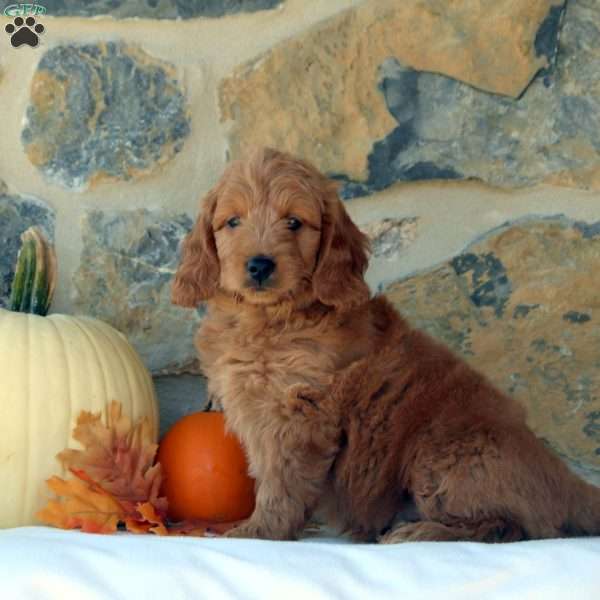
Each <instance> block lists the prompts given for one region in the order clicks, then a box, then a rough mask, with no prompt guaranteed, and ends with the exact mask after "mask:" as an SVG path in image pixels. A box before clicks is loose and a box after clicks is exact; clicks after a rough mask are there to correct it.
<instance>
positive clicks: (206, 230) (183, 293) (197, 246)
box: [171, 190, 221, 308]
mask: <svg viewBox="0 0 600 600" xmlns="http://www.w3.org/2000/svg"><path fill="white" fill-rule="evenodd" d="M216 204H217V192H216V190H211V191H210V192H209V193H208V194H207V195H206V197H205V198H204V200H203V202H202V209H201V212H200V214H199V215H198V219H197V220H196V224H195V225H194V228H193V229H192V231H190V233H188V235H187V236H186V238H185V240H184V242H183V251H182V257H181V262H180V264H179V268H178V269H177V273H175V279H174V281H173V286H172V288H171V300H172V302H173V303H174V304H179V305H180V306H186V307H188V308H195V307H196V306H198V304H199V303H200V302H202V301H203V300H208V299H209V298H211V297H212V296H214V295H215V293H216V291H217V288H218V286H219V276H220V273H221V271H220V267H219V259H218V257H217V247H216V244H215V236H214V232H213V228H212V219H213V215H214V213H215V206H216Z"/></svg>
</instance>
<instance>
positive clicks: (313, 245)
mask: <svg viewBox="0 0 600 600" xmlns="http://www.w3.org/2000/svg"><path fill="white" fill-rule="evenodd" d="M367 248H368V242H367V239H366V237H365V236H364V235H363V234H362V233H361V232H360V231H359V230H358V228H357V227H356V226H355V225H354V223H353V222H352V221H351V220H350V217H349V216H348V214H347V213H346V210H345V208H344V206H343V204H342V202H341V201H340V199H339V197H338V195H337V191H336V186H335V184H334V183H333V182H331V181H329V180H328V179H327V178H326V177H324V176H323V175H322V174H321V173H319V172H318V171H317V170H316V169H315V168H314V167H312V166H311V165H309V164H308V163H306V162H304V161H300V160H297V159H294V158H292V157H291V156H289V155H287V154H283V153H281V152H277V151H275V150H270V149H266V150H262V151H260V152H257V153H255V154H254V155H253V156H252V157H251V158H250V159H249V160H247V161H239V162H234V163H232V164H230V165H229V166H228V167H227V169H226V170H225V173H224V174H223V176H222V178H221V180H220V181H219V183H218V184H217V185H216V187H215V188H214V189H212V190H211V191H210V192H209V193H208V195H207V196H206V197H205V199H204V201H203V204H202V209H201V213H200V215H199V217H198V220H197V222H196V224H195V226H194V229H193V230H192V231H191V232H190V233H189V234H188V236H187V238H186V240H185V242H184V245H183V256H182V261H181V264H180V267H179V269H178V271H177V274H176V276H175V281H174V284H173V301H174V302H175V303H176V304H180V305H182V306H190V307H193V306H196V305H197V304H198V303H199V302H201V301H203V300H208V299H210V298H211V297H213V296H214V295H215V294H216V293H217V292H218V291H224V292H226V293H228V294H230V295H234V296H236V297H237V298H238V299H240V300H242V301H244V302H248V303H251V304H267V305H275V304H279V303H282V302H290V301H293V300H294V299H295V298H298V297H299V296H300V295H302V296H303V297H306V294H307V292H308V293H309V295H310V294H312V295H313V296H314V298H315V299H317V300H320V301H321V302H322V303H323V304H326V305H329V306H334V307H336V308H347V307H350V306H354V305H357V304H360V303H362V302H365V301H366V300H367V299H368V297H369V291H368V288H367V286H366V284H365V282H364V279H363V274H364V271H365V269H366V267H367Z"/></svg>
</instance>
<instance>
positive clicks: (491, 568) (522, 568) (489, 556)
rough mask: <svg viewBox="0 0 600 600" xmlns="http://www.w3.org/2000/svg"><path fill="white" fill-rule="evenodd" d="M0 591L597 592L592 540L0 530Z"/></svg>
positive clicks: (169, 598)
mask: <svg viewBox="0 0 600 600" xmlns="http://www.w3.org/2000/svg"><path fill="white" fill-rule="evenodd" d="M0 598H1V599H2V600H34V599H35V600H46V599H53V600H54V599H56V600H71V599H72V600H100V599H102V600H104V599H107V600H121V599H123V600H137V599H140V600H159V599H160V600H183V599H186V600H187V599H193V600H202V599H204V598H206V599H209V600H220V599H221V598H233V599H240V598H243V599H245V598H253V599H254V598H256V599H260V600H268V599H271V598H273V599H275V598H277V599H278V600H294V599H296V598H298V599H303V600H304V599H307V600H321V599H334V598H335V599H343V600H346V599H353V598H357V599H360V600H371V599H377V598H402V599H413V598H414V599H419V600H426V599H429V598H436V599H439V600H454V599H456V600H471V599H473V600H482V599H484V600H496V599H510V600H530V599H532V600H533V599H535V600H537V599H539V600H554V599H557V600H558V599H560V600H565V598H572V599H573V600H588V599H589V600H600V538H588V539H577V540H550V541H540V542H523V543H518V544H504V545H493V546H492V545H484V544H470V543H411V544H402V545H395V546H377V545H359V544H350V543H347V542H344V541H340V540H327V539H316V540H315V539H313V540H304V541H302V542H266V541H253V540H227V539H215V538H212V539H210V538H205V539H198V538H182V537H178V538H159V537H154V536H134V535H128V534H123V535H113V536H102V535H88V534H82V533H79V532H77V531H59V530H55V529H50V528H44V527H26V528H20V529H9V530H5V531H0Z"/></svg>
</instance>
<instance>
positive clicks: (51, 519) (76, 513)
mask: <svg viewBox="0 0 600 600" xmlns="http://www.w3.org/2000/svg"><path fill="white" fill-rule="evenodd" d="M46 483H47V484H48V487H49V488H50V489H51V490H52V491H53V492H54V493H55V494H56V495H57V496H58V497H59V498H58V499H56V500H50V501H49V502H48V504H47V505H46V506H45V507H44V508H43V509H42V510H41V511H39V512H38V513H37V518H38V519H39V520H40V521H42V522H43V523H46V524H47V525H54V526H55V527H60V528H61V529H81V530H82V531H85V532H86V533H113V532H115V531H116V530H117V526H118V524H119V522H120V521H122V520H123V518H124V511H123V507H122V506H121V504H120V503H119V502H118V501H117V500H115V498H113V497H112V496H111V495H110V494H108V493H106V492H105V491H104V490H102V488H100V487H99V486H95V485H93V483H92V484H90V483H88V482H86V481H82V480H81V479H69V480H64V479H61V478H60V477H51V478H50V479H48V480H47V482H46Z"/></svg>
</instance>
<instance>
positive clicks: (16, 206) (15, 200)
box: [0, 181, 54, 308]
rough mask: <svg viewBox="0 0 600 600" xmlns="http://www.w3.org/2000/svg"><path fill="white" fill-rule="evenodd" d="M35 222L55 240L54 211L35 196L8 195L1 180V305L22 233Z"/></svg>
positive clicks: (12, 274)
mask: <svg viewBox="0 0 600 600" xmlns="http://www.w3.org/2000/svg"><path fill="white" fill-rule="evenodd" d="M34 225H36V226H38V227H40V229H41V230H42V231H43V232H44V233H45V234H46V236H47V238H48V239H49V240H50V241H52V240H53V238H54V211H53V210H52V209H51V208H50V207H48V206H47V205H46V204H44V203H43V202H41V201H40V200H37V199H35V198H29V197H26V196H18V195H15V194H9V193H8V191H7V189H6V186H5V185H4V183H3V182H2V181H0V247H1V248H2V253H0V307H3V308H5V307H6V305H7V303H8V299H9V297H10V289H11V284H12V280H13V277H14V275H15V270H14V267H15V262H16V260H17V254H18V252H19V248H20V247H21V234H22V233H23V232H24V231H25V230H26V229H27V228H29V227H32V226H34Z"/></svg>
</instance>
